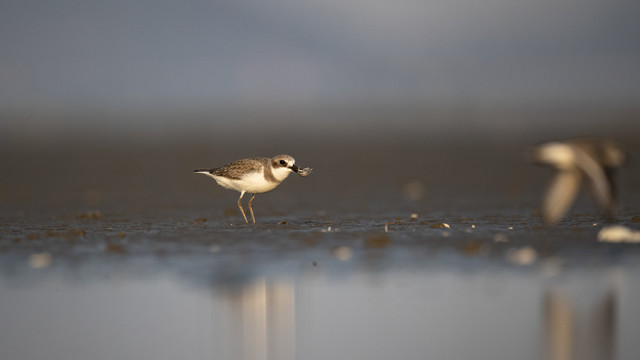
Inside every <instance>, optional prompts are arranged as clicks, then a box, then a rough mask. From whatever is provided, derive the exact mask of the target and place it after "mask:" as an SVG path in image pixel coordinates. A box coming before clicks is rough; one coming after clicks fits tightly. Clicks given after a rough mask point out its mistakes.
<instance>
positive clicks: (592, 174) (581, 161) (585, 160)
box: [576, 150, 614, 211]
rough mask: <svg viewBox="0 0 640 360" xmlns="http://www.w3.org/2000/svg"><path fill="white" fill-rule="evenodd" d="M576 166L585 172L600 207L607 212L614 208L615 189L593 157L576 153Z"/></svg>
mask: <svg viewBox="0 0 640 360" xmlns="http://www.w3.org/2000/svg"><path fill="white" fill-rule="evenodd" d="M576 165H577V166H578V167H579V168H580V170H582V172H584V174H585V176H586V178H587V181H588V183H589V186H590V188H591V191H592V193H593V196H594V197H595V198H596V201H597V202H598V205H600V207H602V208H603V209H606V210H607V211H610V210H611V209H612V208H613V202H614V199H613V197H614V196H613V187H612V184H611V180H610V178H609V177H608V176H607V174H606V173H605V171H604V169H603V167H602V165H600V164H599V163H598V162H597V161H596V160H595V159H594V158H593V157H591V156H589V155H588V154H586V153H584V152H583V151H579V150H578V151H576Z"/></svg>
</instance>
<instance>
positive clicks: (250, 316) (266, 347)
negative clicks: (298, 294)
mask: <svg viewBox="0 0 640 360" xmlns="http://www.w3.org/2000/svg"><path fill="white" fill-rule="evenodd" d="M225 299H226V300H227V301H226V303H227V305H228V306H229V313H228V314H229V316H230V319H229V320H228V324H230V326H231V331H232V333H233V334H234V336H232V338H233V348H234V353H235V354H234V355H235V356H234V358H236V359H246V360H267V359H281V360H290V359H291V360H292V359H294V358H295V342H296V339H295V309H296V306H295V293H294V287H293V282H292V281H289V280H283V279H269V278H264V277H262V278H258V279H255V280H254V281H253V282H251V283H249V284H247V285H244V286H242V287H241V288H239V289H234V290H233V291H229V292H226V293H225Z"/></svg>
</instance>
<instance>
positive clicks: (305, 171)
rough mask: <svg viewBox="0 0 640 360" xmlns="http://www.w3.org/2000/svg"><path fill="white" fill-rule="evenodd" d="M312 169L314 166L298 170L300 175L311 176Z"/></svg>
mask: <svg viewBox="0 0 640 360" xmlns="http://www.w3.org/2000/svg"><path fill="white" fill-rule="evenodd" d="M311 171H313V169H312V168H308V167H307V168H304V169H300V170H298V175H300V176H302V177H305V176H309V174H311Z"/></svg>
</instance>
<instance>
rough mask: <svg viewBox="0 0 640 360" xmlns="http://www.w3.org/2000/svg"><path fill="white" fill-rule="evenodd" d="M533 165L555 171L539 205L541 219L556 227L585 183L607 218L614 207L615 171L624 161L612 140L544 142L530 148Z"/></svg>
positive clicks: (615, 195) (585, 139)
mask: <svg viewBox="0 0 640 360" xmlns="http://www.w3.org/2000/svg"><path fill="white" fill-rule="evenodd" d="M528 155H529V157H530V160H531V161H533V162H534V163H538V164H542V165H550V166H552V167H553V168H554V169H555V170H556V174H555V177H554V178H553V180H552V181H551V184H550V185H549V189H548V190H547V192H546V194H545V196H544V200H543V203H542V208H541V213H542V218H543V220H544V221H545V222H546V223H548V224H555V223H557V222H558V221H560V220H561V219H562V218H563V217H564V215H565V214H566V213H567V211H568V210H569V208H570V207H571V204H572V203H573V202H574V200H575V199H576V197H577V195H578V190H579V189H580V185H581V183H582V182H583V181H584V182H586V183H587V184H588V185H587V186H588V188H589V190H590V192H591V194H592V196H593V197H594V199H595V201H596V203H597V204H598V206H599V207H600V208H601V210H602V211H603V213H604V214H605V215H606V216H607V217H613V216H615V213H616V208H617V189H616V185H615V181H614V173H615V170H616V168H618V167H620V166H621V165H622V164H623V163H624V162H625V159H626V155H625V153H624V152H623V151H622V149H621V148H620V146H619V145H618V144H617V143H616V142H614V141H611V140H607V139H599V138H577V139H570V140H563V141H552V142H547V143H543V144H540V145H537V146H534V147H533V148H531V149H529V151H528Z"/></svg>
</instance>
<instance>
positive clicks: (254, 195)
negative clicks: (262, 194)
mask: <svg viewBox="0 0 640 360" xmlns="http://www.w3.org/2000/svg"><path fill="white" fill-rule="evenodd" d="M255 197H256V194H251V199H249V212H250V213H251V220H253V223H254V224H255V223H256V218H255V217H254V216H253V208H252V207H251V205H252V204H253V199H254V198H255Z"/></svg>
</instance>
